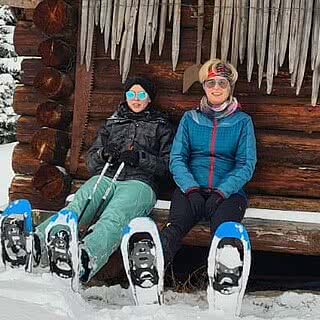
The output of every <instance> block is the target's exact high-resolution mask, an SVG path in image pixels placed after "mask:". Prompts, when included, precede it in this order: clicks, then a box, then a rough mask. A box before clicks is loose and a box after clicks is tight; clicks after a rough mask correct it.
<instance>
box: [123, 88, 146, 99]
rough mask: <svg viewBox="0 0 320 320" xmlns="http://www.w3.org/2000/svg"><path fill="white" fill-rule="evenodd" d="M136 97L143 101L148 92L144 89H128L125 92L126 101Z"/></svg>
mask: <svg viewBox="0 0 320 320" xmlns="http://www.w3.org/2000/svg"><path fill="white" fill-rule="evenodd" d="M136 97H137V99H138V100H140V101H143V100H146V99H147V98H148V94H147V93H146V92H145V91H139V92H134V91H132V90H129V91H127V92H126V98H127V100H128V101H130V100H133V99H134V98H136Z"/></svg>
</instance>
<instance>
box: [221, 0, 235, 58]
mask: <svg viewBox="0 0 320 320" xmlns="http://www.w3.org/2000/svg"><path fill="white" fill-rule="evenodd" d="M232 11H233V0H226V8H225V10H224V18H223V33H222V38H221V59H222V60H224V61H227V60H228V52H229V45H230V36H231V22H232Z"/></svg>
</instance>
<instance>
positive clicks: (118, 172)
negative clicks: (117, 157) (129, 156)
mask: <svg viewBox="0 0 320 320" xmlns="http://www.w3.org/2000/svg"><path fill="white" fill-rule="evenodd" d="M123 168H124V162H121V164H120V166H119V168H118V170H117V172H116V173H115V175H114V176H113V178H112V180H111V182H110V185H109V187H108V188H107V190H106V192H105V193H104V195H103V197H102V199H101V200H100V203H99V206H98V208H97V209H96V211H95V213H94V215H93V218H92V220H91V222H90V223H89V224H88V226H87V227H86V229H85V230H84V232H83V233H82V236H81V237H80V240H82V239H83V238H84V237H85V236H86V235H87V234H88V230H89V228H90V227H91V226H92V225H94V224H95V223H96V222H97V221H98V220H99V218H100V216H101V214H102V210H101V208H102V207H103V204H104V203H105V201H106V200H107V198H108V196H109V194H110V192H111V189H112V186H113V184H114V182H115V181H116V180H117V179H118V177H119V175H120V173H121V171H122V169H123Z"/></svg>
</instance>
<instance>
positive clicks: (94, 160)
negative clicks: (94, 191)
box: [87, 102, 174, 193]
mask: <svg viewBox="0 0 320 320" xmlns="http://www.w3.org/2000/svg"><path fill="white" fill-rule="evenodd" d="M173 135H174V132H173V128H172V126H171V125H170V123H169V122H168V121H167V120H166V118H165V117H164V115H163V114H162V113H161V112H159V111H157V110H156V109H154V108H153V107H147V109H145V110H144V111H142V112H139V113H134V112H133V111H131V110H130V109H129V107H128V106H127V104H126V103H125V102H124V103H122V104H120V106H119V107H118V110H117V111H116V112H115V113H114V114H113V115H112V116H111V117H110V118H108V119H107V120H106V121H105V123H104V124H103V125H102V126H101V127H100V129H99V130H98V131H97V136H96V139H95V141H94V142H93V144H92V146H91V147H90V149H89V151H88V157H87V166H88V169H89V171H90V173H91V174H92V175H98V174H100V173H101V171H102V169H103V166H104V160H103V159H102V158H101V152H100V151H99V150H100V149H101V148H103V147H106V146H107V145H108V144H111V143H115V144H117V145H118V146H119V147H120V150H119V151H120V152H123V151H125V150H129V149H132V150H136V151H138V152H139V165H138V166H137V167H132V166H130V165H125V167H124V169H123V170H122V172H121V174H120V176H119V178H118V180H140V181H143V182H145V183H147V184H149V185H150V186H151V187H152V188H153V190H154V191H155V192H156V193H158V185H157V180H159V177H166V176H168V174H169V155H170V149H171V144H172V140H173ZM118 165H119V164H114V165H113V166H110V167H109V169H108V171H107V173H106V176H108V177H113V176H114V174H115V172H116V170H117V168H118Z"/></svg>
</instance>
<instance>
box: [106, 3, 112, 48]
mask: <svg viewBox="0 0 320 320" xmlns="http://www.w3.org/2000/svg"><path fill="white" fill-rule="evenodd" d="M112 5H113V0H107V12H106V18H105V19H106V22H105V28H104V51H105V53H107V51H108V47H109V38H110V32H111V14H112Z"/></svg>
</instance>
